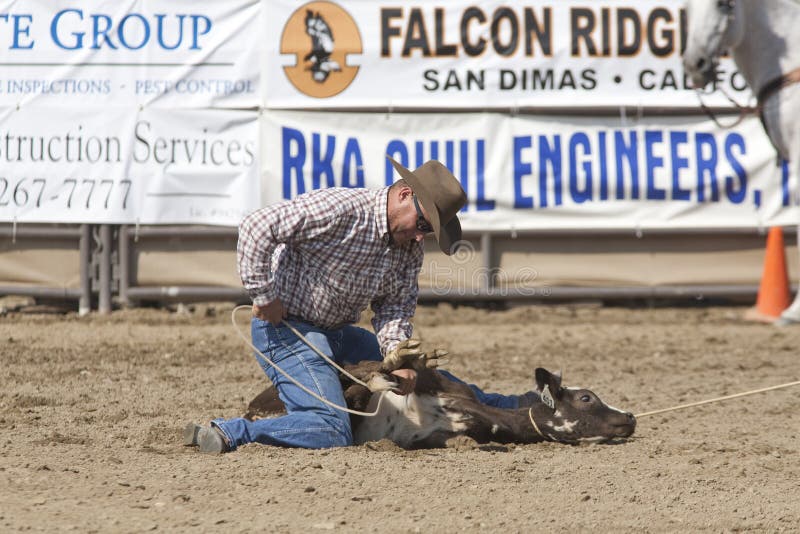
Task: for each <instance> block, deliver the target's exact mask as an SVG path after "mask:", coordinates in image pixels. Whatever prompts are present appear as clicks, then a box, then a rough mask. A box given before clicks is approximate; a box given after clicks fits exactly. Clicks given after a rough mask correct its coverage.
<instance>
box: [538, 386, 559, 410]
mask: <svg viewBox="0 0 800 534" xmlns="http://www.w3.org/2000/svg"><path fill="white" fill-rule="evenodd" d="M541 397H542V402H543V403H545V404H546V405H547V406H549V407H550V409H551V410H555V409H556V401H555V400H553V396H552V395H551V394H550V385H549V384H547V385H545V386H544V389H543V390H542V395H541Z"/></svg>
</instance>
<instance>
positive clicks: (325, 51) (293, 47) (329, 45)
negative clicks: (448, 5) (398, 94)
mask: <svg viewBox="0 0 800 534" xmlns="http://www.w3.org/2000/svg"><path fill="white" fill-rule="evenodd" d="M334 36H335V38H334ZM362 51H363V48H362V43H361V34H360V32H359V31H358V26H356V23H355V21H354V20H353V18H352V17H351V16H350V15H349V14H348V13H347V12H346V11H345V10H344V9H342V8H341V7H340V6H338V5H336V4H334V3H332V2H310V3H308V4H305V5H303V6H301V7H300V8H298V9H297V10H295V11H294V13H292V15H291V16H290V17H289V20H288V21H287V22H286V25H285V26H284V28H283V34H282V36H281V54H291V55H293V56H294V57H295V64H294V65H293V66H289V67H284V68H283V70H284V73H285V74H286V77H287V78H288V79H289V81H290V82H291V83H292V85H293V86H294V87H295V89H297V90H298V91H300V92H301V93H303V94H304V95H307V96H310V97H313V98H329V97H331V96H335V95H337V94H339V93H341V92H342V91H344V90H345V89H346V88H347V87H348V86H349V85H350V83H352V81H353V80H354V79H355V77H356V74H357V73H358V67H357V66H351V65H349V64H348V56H349V55H351V54H361V53H362Z"/></svg>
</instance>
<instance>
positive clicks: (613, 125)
mask: <svg viewBox="0 0 800 534" xmlns="http://www.w3.org/2000/svg"><path fill="white" fill-rule="evenodd" d="M262 120H263V126H264V127H263V129H262V132H263V136H264V137H263V143H262V145H261V146H262V150H263V152H262V162H263V163H262V191H263V198H262V204H268V203H272V202H278V201H280V200H282V199H286V198H291V197H294V196H295V195H297V194H299V193H302V192H306V191H310V190H312V189H319V188H325V187H334V186H346V187H372V188H378V187H383V186H385V185H388V184H390V183H392V182H393V181H394V180H395V179H396V178H397V176H396V173H393V172H392V171H393V169H392V167H391V165H390V164H389V162H388V160H387V159H386V157H385V155H387V154H388V155H391V156H393V157H395V158H396V159H397V160H398V161H400V162H401V163H403V164H404V165H406V166H407V167H409V168H411V169H413V168H416V167H417V166H419V165H421V164H422V163H423V162H425V161H427V160H428V159H438V160H440V161H442V162H443V163H445V164H446V165H447V166H448V168H450V169H451V170H452V172H453V174H454V175H455V176H456V177H458V178H459V179H460V180H461V184H462V187H463V188H464V190H465V191H466V192H467V196H468V197H469V204H468V206H467V207H466V208H465V210H464V211H463V213H462V214H461V220H462V223H463V226H464V228H466V229H470V230H483V229H507V230H514V229H520V230H523V229H575V230H581V229H585V228H624V229H637V228H638V229H647V228H712V227H737V228H738V227H762V226H771V225H789V224H796V223H797V221H798V220H800V218H799V217H800V213H799V212H798V208H797V201H796V200H795V198H794V195H792V194H790V191H796V190H797V187H796V186H797V184H796V177H791V178H790V177H789V173H788V170H787V166H786V165H785V164H784V165H782V166H778V165H776V163H777V162H776V155H775V151H774V149H773V148H772V146H771V145H770V143H769V140H768V139H767V137H766V136H765V135H764V133H763V131H762V129H761V124H760V123H759V121H758V119H757V118H751V119H748V120H746V121H744V122H742V123H741V124H740V125H739V126H737V127H736V128H733V129H730V130H720V129H718V128H717V127H716V126H715V125H714V124H713V123H712V122H711V121H709V120H706V119H704V118H701V117H693V118H687V117H675V118H659V119H642V120H639V121H629V120H621V119H619V118H616V119H614V118H604V119H600V118H585V119H582V118H575V117H547V118H545V117H533V116H518V117H509V116H503V115H499V114H489V113H463V114H456V113H448V114H433V113H431V114H402V113H398V114H386V113H375V114H364V113H362V114H356V113H348V114H342V113H332V112H288V111H286V112H281V111H272V112H268V113H265V114H264V115H263V118H262Z"/></svg>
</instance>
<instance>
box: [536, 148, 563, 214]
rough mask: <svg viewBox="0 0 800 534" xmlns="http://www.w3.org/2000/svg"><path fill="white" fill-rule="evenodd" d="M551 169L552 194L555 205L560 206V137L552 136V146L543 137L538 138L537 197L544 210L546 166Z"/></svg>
mask: <svg viewBox="0 0 800 534" xmlns="http://www.w3.org/2000/svg"><path fill="white" fill-rule="evenodd" d="M548 163H549V164H550V166H551V167H552V168H553V193H554V194H555V205H556V206H560V205H561V204H562V200H561V187H562V186H561V136H560V135H558V134H557V135H554V136H553V145H552V146H551V145H550V144H549V143H548V142H547V137H545V136H544V135H543V136H541V137H539V196H540V197H541V199H542V200H541V206H542V207H543V208H546V207H547V205H548V200H547V198H548V195H547V184H548V179H547V164H548Z"/></svg>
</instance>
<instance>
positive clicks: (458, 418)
mask: <svg viewBox="0 0 800 534" xmlns="http://www.w3.org/2000/svg"><path fill="white" fill-rule="evenodd" d="M346 369H347V371H348V372H349V373H351V374H352V375H353V376H355V377H356V378H358V379H360V380H362V381H364V382H366V383H367V385H368V386H369V387H368V388H367V387H364V386H362V385H359V384H355V383H353V382H352V381H350V380H349V379H347V378H344V377H343V378H342V386H343V388H344V392H345V399H346V400H347V406H348V407H349V408H351V409H354V410H358V411H366V412H374V411H375V409H376V408H378V412H377V414H376V415H375V416H372V417H362V416H357V415H352V416H351V421H352V426H353V437H354V441H355V443H356V444H361V443H365V442H367V441H377V440H380V439H384V438H388V439H390V440H391V441H393V442H395V443H396V444H398V445H399V446H401V447H403V448H406V449H419V448H434V447H444V446H445V445H446V442H447V440H449V439H450V438H452V437H455V436H458V435H465V436H468V437H470V438H472V439H474V440H475V441H477V442H478V443H488V442H495V443H536V442H539V441H557V442H561V443H580V442H603V441H609V440H612V439H615V438H627V437H629V436H631V435H632V434H633V431H634V429H635V428H636V419H635V418H634V416H633V415H632V414H630V413H628V412H624V411H622V410H618V409H616V408H613V407H611V406H608V405H606V404H604V403H603V401H601V400H600V398H599V397H598V396H597V395H595V394H594V393H593V392H591V391H589V390H588V389H577V388H565V387H562V386H561V376H560V375H558V374H554V373H551V372H550V371H548V370H546V369H543V368H538V369H536V371H535V379H536V391H537V393H538V394H539V401H538V402H534V403H533V405H532V406H530V407H525V408H519V409H500V408H493V407H491V406H486V405H484V404H481V403H480V402H478V400H477V398H476V397H475V395H474V393H473V392H472V390H471V389H470V388H469V386H467V385H465V384H461V383H458V382H453V381H452V380H449V379H448V378H446V377H445V376H443V375H442V374H441V373H439V372H438V371H436V370H435V369H431V368H427V367H425V366H417V385H416V388H415V390H414V393H412V394H410V395H406V396H400V395H396V394H394V393H392V391H391V390H392V389H394V388H395V387H397V384H396V383H394V382H393V381H392V375H389V374H386V373H384V372H383V371H382V370H381V362H374V361H363V362H360V363H359V364H357V365H354V366H348V367H346ZM281 412H283V404H282V403H281V401H280V399H278V397H277V392H276V390H275V388H267V389H266V390H265V391H264V392H262V393H261V394H260V395H258V396H257V397H256V398H255V399H253V401H251V402H250V405H249V406H248V413H247V414H246V415H245V417H246V418H250V419H254V418H258V417H263V416H265V415H272V414H279V413H281Z"/></svg>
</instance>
